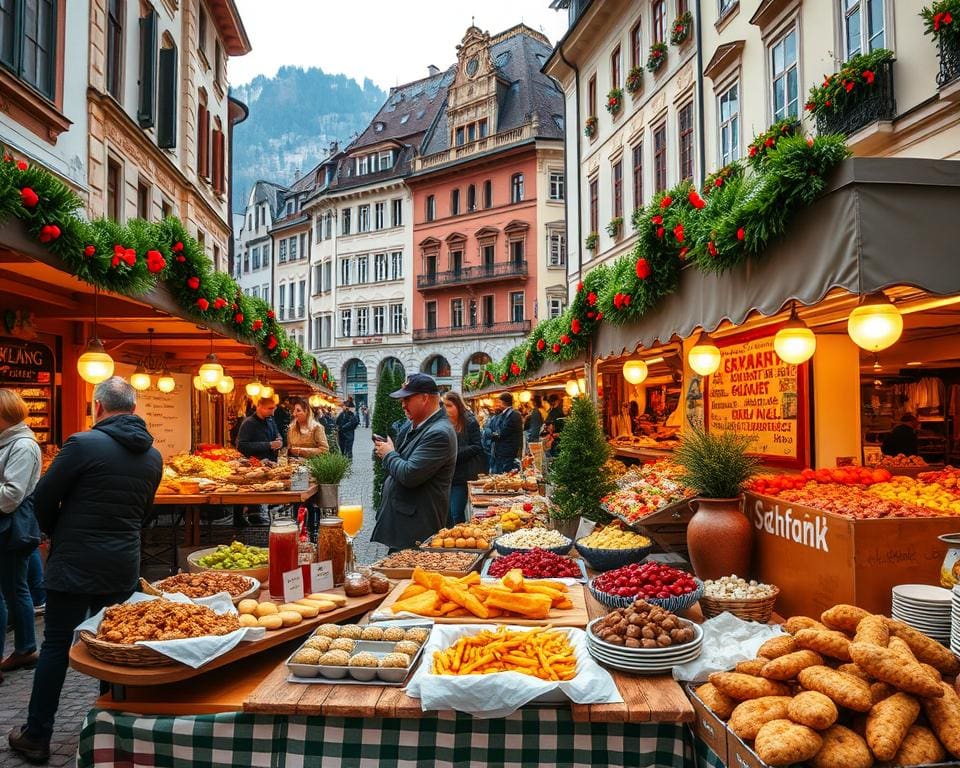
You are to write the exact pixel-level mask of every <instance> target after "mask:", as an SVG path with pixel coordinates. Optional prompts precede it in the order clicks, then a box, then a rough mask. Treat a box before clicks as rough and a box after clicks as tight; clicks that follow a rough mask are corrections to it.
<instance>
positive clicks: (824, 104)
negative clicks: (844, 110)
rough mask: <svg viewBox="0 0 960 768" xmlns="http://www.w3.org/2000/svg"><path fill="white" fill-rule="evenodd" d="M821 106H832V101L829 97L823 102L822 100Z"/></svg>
mask: <svg viewBox="0 0 960 768" xmlns="http://www.w3.org/2000/svg"><path fill="white" fill-rule="evenodd" d="M823 106H825V107H832V106H833V102H832V101H830V99H827V100H826V101H825V102H823Z"/></svg>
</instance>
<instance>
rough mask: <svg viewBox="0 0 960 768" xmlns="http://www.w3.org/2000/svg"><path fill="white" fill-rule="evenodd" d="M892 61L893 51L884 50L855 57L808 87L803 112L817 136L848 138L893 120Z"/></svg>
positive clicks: (894, 114)
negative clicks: (814, 123) (811, 117)
mask: <svg viewBox="0 0 960 768" xmlns="http://www.w3.org/2000/svg"><path fill="white" fill-rule="evenodd" d="M893 62H894V59H893V52H892V51H888V50H886V49H883V48H881V49H878V50H876V51H872V52H870V53H867V54H863V55H857V56H854V57H853V58H851V59H850V60H849V61H848V62H847V63H846V64H844V65H843V67H841V68H840V71H839V72H837V73H836V74H834V75H828V76H827V77H826V78H825V79H824V81H823V84H822V85H819V86H814V87H813V88H811V89H810V96H809V98H808V99H807V104H806V109H807V110H808V111H809V112H811V113H812V114H813V115H814V117H815V118H816V120H817V133H819V134H821V135H824V134H829V133H842V134H844V135H847V136H849V135H850V134H853V133H856V132H857V131H859V130H860V129H861V128H863V127H864V126H867V125H869V124H870V123H875V122H877V121H878V120H892V119H893V118H894V117H896V114H897V103H896V100H895V98H894V91H893Z"/></svg>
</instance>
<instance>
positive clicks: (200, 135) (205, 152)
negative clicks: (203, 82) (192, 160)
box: [197, 88, 210, 180]
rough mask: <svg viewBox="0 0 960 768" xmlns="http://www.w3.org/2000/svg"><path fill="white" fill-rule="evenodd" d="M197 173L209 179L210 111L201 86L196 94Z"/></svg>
mask: <svg viewBox="0 0 960 768" xmlns="http://www.w3.org/2000/svg"><path fill="white" fill-rule="evenodd" d="M197 175H198V176H200V177H201V178H204V179H208V180H209V179H210V111H209V110H208V109H207V92H206V90H205V89H203V88H201V89H200V91H199V93H198V94H197Z"/></svg>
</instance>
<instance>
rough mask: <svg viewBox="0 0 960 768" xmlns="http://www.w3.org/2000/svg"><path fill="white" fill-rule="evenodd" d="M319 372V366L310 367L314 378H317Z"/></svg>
mask: <svg viewBox="0 0 960 768" xmlns="http://www.w3.org/2000/svg"><path fill="white" fill-rule="evenodd" d="M317 373H318V371H317V366H313V368H311V369H310V375H311V376H312V377H313V378H317Z"/></svg>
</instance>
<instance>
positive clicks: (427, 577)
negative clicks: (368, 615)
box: [390, 567, 573, 619]
mask: <svg viewBox="0 0 960 768" xmlns="http://www.w3.org/2000/svg"><path fill="white" fill-rule="evenodd" d="M390 608H391V610H392V611H393V612H394V613H400V612H401V611H407V612H409V613H415V614H417V615H418V616H432V617H439V616H450V617H469V616H475V617H477V618H479V619H493V618H499V617H501V616H502V617H504V618H510V617H520V618H525V619H546V618H548V617H549V615H550V611H551V610H552V609H554V608H556V609H558V610H570V609H572V608H573V602H572V601H571V600H570V597H569V596H568V595H567V587H566V585H565V584H563V583H562V582H559V581H542V580H540V581H535V580H529V581H527V580H525V579H524V578H523V571H521V570H520V569H519V568H515V569H513V570H511V571H508V572H507V573H506V574H504V576H503V578H501V579H500V580H499V581H497V582H494V583H488V584H482V583H481V582H480V576H479V575H478V574H477V573H476V572H472V573H470V574H468V575H466V576H463V577H461V578H456V577H453V576H443V575H442V574H439V573H435V572H432V571H424V570H423V569H421V568H419V567H417V568H414V569H413V574H412V580H411V582H410V585H409V586H408V587H407V588H406V589H405V590H403V592H402V593H401V594H400V596H399V597H398V598H397V601H396V602H395V603H394V604H393V605H391V606H390Z"/></svg>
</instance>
